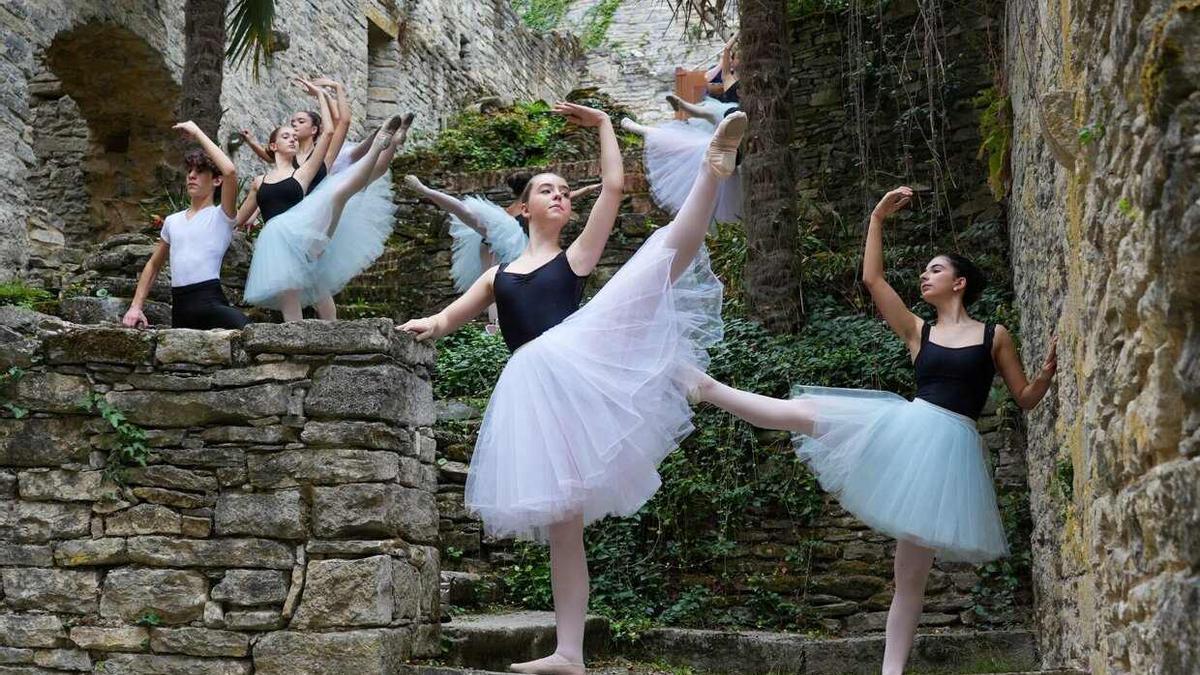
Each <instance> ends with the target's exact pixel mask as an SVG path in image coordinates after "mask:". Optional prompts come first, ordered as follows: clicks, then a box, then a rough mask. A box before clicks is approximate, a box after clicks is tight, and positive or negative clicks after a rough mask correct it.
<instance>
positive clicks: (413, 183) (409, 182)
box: [404, 173, 425, 191]
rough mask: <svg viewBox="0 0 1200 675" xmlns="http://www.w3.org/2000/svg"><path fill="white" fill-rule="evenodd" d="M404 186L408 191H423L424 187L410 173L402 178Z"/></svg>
mask: <svg viewBox="0 0 1200 675" xmlns="http://www.w3.org/2000/svg"><path fill="white" fill-rule="evenodd" d="M404 185H405V186H406V187H408V189H410V190H417V191H420V190H421V189H423V188H424V187H425V184H424V183H422V182H421V179H420V178H417V177H416V176H414V175H412V174H411V173H410V174H408V175H407V176H405V177H404Z"/></svg>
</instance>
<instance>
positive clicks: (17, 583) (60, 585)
mask: <svg viewBox="0 0 1200 675" xmlns="http://www.w3.org/2000/svg"><path fill="white" fill-rule="evenodd" d="M0 575H2V576H3V579H4V599H5V600H6V601H7V603H8V606H9V607H11V608H12V609H37V610H44V611H49V612H62V613H64V614H91V613H94V612H95V611H96V602H97V597H98V595H99V590H100V578H99V575H98V574H97V573H96V572H92V571H86V572H85V571H77V570H60V569H54V568H51V567H10V568H6V569H4V570H2V571H0Z"/></svg>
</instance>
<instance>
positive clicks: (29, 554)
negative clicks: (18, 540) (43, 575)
mask: <svg viewBox="0 0 1200 675" xmlns="http://www.w3.org/2000/svg"><path fill="white" fill-rule="evenodd" d="M53 564H54V555H53V551H52V550H51V549H50V547H49V546H42V545H37V544H11V543H9V542H0V565H19V566H21V567H50V566H51V565H53Z"/></svg>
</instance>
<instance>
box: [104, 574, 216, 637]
mask: <svg viewBox="0 0 1200 675" xmlns="http://www.w3.org/2000/svg"><path fill="white" fill-rule="evenodd" d="M207 597H208V580H207V579H205V578H204V575H203V574H200V573H199V572H190V571H182V570H147V569H137V568H126V567H122V568H117V569H114V570H113V571H111V572H109V573H108V576H106V577H105V578H104V594H103V596H102V598H101V600H100V615H101V616H103V617H106V618H116V619H122V620H124V621H127V622H130V623H132V622H135V621H138V620H140V619H142V618H143V617H145V616H147V615H148V614H156V615H158V617H159V618H160V619H161V620H162V621H163V623H168V624H177V623H188V622H190V621H195V620H196V619H199V618H200V617H201V616H203V614H204V602H205V600H206V599H207Z"/></svg>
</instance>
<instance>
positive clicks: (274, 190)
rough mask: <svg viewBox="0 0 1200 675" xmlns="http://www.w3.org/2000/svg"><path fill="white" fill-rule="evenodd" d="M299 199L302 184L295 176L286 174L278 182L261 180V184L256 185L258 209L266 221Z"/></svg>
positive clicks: (302, 195) (301, 194)
mask: <svg viewBox="0 0 1200 675" xmlns="http://www.w3.org/2000/svg"><path fill="white" fill-rule="evenodd" d="M301 199H304V186H302V185H300V181H298V180H296V177H295V176H288V177H287V178H285V179H283V180H281V181H279V182H278V183H268V182H267V181H266V180H263V182H262V185H259V186H258V210H259V211H262V217H263V220H264V221H267V222H270V221H271V219H272V218H274V217H275V216H277V215H279V214H281V213H283V212H284V211H287V210H288V209H290V208H292V207H293V206H295V205H296V204H299V203H300V200H301Z"/></svg>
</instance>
